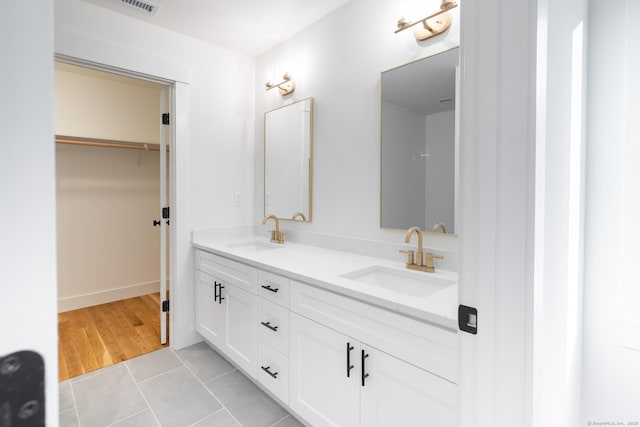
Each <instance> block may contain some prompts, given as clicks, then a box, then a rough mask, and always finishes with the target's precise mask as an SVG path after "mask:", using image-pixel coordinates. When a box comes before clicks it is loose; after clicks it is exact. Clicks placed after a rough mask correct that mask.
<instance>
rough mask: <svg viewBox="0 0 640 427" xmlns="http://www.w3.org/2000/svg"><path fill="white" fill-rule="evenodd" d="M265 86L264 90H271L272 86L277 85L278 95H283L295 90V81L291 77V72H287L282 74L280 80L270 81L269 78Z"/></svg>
mask: <svg viewBox="0 0 640 427" xmlns="http://www.w3.org/2000/svg"><path fill="white" fill-rule="evenodd" d="M265 86H266V89H265V90H271V89H273V88H274V87H277V88H278V91H279V92H280V95H282V96H285V95H288V94H290V93H293V91H294V90H296V81H295V80H294V79H293V77H291V74H289V73H288V72H287V73H284V75H283V76H282V82H280V83H272V82H271V80H269V81H268V82H267V83H266V85H265Z"/></svg>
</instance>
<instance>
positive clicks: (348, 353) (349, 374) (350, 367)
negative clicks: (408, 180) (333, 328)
mask: <svg viewBox="0 0 640 427" xmlns="http://www.w3.org/2000/svg"><path fill="white" fill-rule="evenodd" d="M351 350H353V346H352V345H351V343H347V378H349V377H351V370H352V369H353V368H354V366H353V365H352V364H351Z"/></svg>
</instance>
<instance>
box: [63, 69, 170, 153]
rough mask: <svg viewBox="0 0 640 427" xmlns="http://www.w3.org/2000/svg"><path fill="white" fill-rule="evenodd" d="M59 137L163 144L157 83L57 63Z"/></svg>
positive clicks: (159, 91)
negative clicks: (161, 140)
mask: <svg viewBox="0 0 640 427" xmlns="http://www.w3.org/2000/svg"><path fill="white" fill-rule="evenodd" d="M55 70H56V96H55V99H56V104H55V106H56V135H64V136H80V137H85V138H96V139H106V140H114V141H128V142H138V143H154V144H159V143H160V93H161V86H160V85H158V84H157V83H152V82H147V81H144V80H140V79H135V80H134V79H130V78H128V77H124V76H119V75H116V74H110V73H103V72H100V71H97V70H91V69H87V68H82V67H77V66H74V65H69V64H63V63H60V62H56V68H55Z"/></svg>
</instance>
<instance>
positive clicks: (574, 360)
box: [533, 0, 589, 426]
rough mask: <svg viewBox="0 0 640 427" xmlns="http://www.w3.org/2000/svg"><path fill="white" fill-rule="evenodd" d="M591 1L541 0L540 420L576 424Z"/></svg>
mask: <svg viewBox="0 0 640 427" xmlns="http://www.w3.org/2000/svg"><path fill="white" fill-rule="evenodd" d="M586 4H587V2H586V1H585V0H571V1H565V2H554V1H539V2H538V13H539V17H538V52H537V55H538V58H537V59H538V64H537V94H536V96H537V100H536V104H537V105H536V114H537V123H536V133H537V135H536V201H535V203H536V207H535V209H536V213H535V215H536V220H535V221H536V224H535V228H536V233H535V245H536V250H535V273H534V276H535V288H534V295H535V302H536V306H535V309H534V313H533V320H534V330H535V334H534V341H533V346H534V353H533V356H534V359H533V360H534V369H533V381H534V396H533V402H534V406H533V407H534V418H533V421H534V424H533V425H535V426H546V425H549V424H558V425H566V426H576V425H584V424H578V418H579V412H580V390H581V381H580V379H581V359H582V353H581V349H582V343H581V338H582V277H581V271H582V253H583V248H582V245H583V235H582V230H583V224H584V222H583V218H584V215H583V206H584V191H583V188H584V153H585V125H586V122H585V118H586V84H585V82H586V74H587V61H586V54H587V43H588V39H589V38H588V37H587V34H586V31H587V28H588V24H589V23H588V21H587V19H586V18H587V6H586Z"/></svg>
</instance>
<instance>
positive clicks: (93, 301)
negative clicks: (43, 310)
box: [58, 281, 169, 313]
mask: <svg viewBox="0 0 640 427" xmlns="http://www.w3.org/2000/svg"><path fill="white" fill-rule="evenodd" d="M167 289H169V288H168V286H167ZM159 291H160V281H155V282H149V283H140V284H136V285H131V286H124V287H122V288H115V289H107V290H105V291H100V292H93V293H90V294H83V295H75V296H72V297H65V298H58V313H63V312H65V311H69V310H77V309H79V308H84V307H90V306H92V305H98V304H105V303H107V302H113V301H119V300H122V299H127V298H133V297H138V296H140V295H147V294H151V293H154V292H159Z"/></svg>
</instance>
